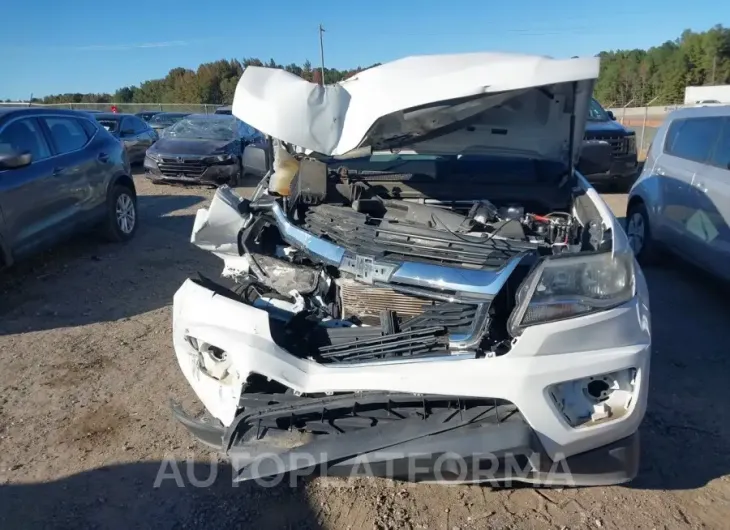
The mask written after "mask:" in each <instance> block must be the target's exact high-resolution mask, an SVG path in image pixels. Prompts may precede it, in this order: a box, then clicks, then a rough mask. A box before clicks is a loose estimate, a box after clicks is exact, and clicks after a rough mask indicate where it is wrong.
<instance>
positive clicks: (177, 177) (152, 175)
mask: <svg viewBox="0 0 730 530" xmlns="http://www.w3.org/2000/svg"><path fill="white" fill-rule="evenodd" d="M144 171H145V176H146V177H147V178H148V179H150V180H152V181H155V182H181V183H183V182H188V183H194V184H219V183H227V182H230V181H231V179H233V178H236V177H238V176H240V173H241V165H240V164H239V163H234V164H212V165H209V166H207V167H206V168H205V170H204V171H203V172H202V173H200V174H195V175H191V174H189V173H184V172H180V173H178V174H170V173H169V172H166V173H163V172H162V171H160V168H159V167H158V165H157V163H156V162H155V161H154V160H152V159H150V158H149V157H145V159H144Z"/></svg>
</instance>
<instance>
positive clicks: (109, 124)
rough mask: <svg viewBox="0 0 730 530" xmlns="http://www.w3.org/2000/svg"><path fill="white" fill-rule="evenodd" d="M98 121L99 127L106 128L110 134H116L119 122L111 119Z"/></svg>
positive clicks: (99, 119)
mask: <svg viewBox="0 0 730 530" xmlns="http://www.w3.org/2000/svg"><path fill="white" fill-rule="evenodd" d="M96 121H98V122H99V125H101V126H102V127H104V128H105V129H106V130H107V131H109V132H116V131H117V129H118V128H119V121H117V120H112V119H109V118H96Z"/></svg>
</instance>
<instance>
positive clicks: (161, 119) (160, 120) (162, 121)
mask: <svg viewBox="0 0 730 530" xmlns="http://www.w3.org/2000/svg"><path fill="white" fill-rule="evenodd" d="M184 117H185V116H184V115H179V114H155V115H154V116H152V118H150V121H149V123H150V124H152V125H155V124H157V125H172V124H173V123H177V122H179V121H180V120H182V119H183V118H184Z"/></svg>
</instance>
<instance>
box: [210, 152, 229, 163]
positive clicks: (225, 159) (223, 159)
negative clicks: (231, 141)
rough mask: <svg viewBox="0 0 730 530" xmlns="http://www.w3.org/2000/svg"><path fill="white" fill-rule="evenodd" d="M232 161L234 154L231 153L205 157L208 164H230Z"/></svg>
mask: <svg viewBox="0 0 730 530" xmlns="http://www.w3.org/2000/svg"><path fill="white" fill-rule="evenodd" d="M231 162H233V155H231V154H223V155H215V156H209V157H207V158H206V159H205V163H206V164H229V163H231Z"/></svg>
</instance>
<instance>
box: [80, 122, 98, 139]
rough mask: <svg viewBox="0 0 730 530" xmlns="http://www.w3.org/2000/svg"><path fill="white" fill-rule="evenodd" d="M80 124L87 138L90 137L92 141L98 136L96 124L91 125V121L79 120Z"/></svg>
mask: <svg viewBox="0 0 730 530" xmlns="http://www.w3.org/2000/svg"><path fill="white" fill-rule="evenodd" d="M79 123H80V124H81V128H82V129H83V130H84V132H85V133H86V136H88V137H89V139H91V138H92V137H93V136H94V135H95V134H96V131H97V130H98V129H97V127H96V125H95V124H93V123H91V121H90V120H79Z"/></svg>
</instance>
